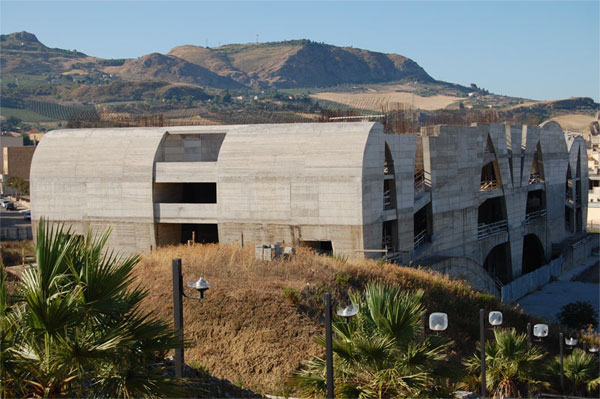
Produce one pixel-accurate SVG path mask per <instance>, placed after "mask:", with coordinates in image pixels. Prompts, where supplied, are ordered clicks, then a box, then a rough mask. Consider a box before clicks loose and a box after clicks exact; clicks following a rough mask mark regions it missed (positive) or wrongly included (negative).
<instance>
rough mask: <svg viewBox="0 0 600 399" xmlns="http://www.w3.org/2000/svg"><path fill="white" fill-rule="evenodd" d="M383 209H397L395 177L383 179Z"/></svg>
mask: <svg viewBox="0 0 600 399" xmlns="http://www.w3.org/2000/svg"><path fill="white" fill-rule="evenodd" d="M383 209H384V210H387V209H396V184H395V182H394V180H393V179H389V180H384V181H383Z"/></svg>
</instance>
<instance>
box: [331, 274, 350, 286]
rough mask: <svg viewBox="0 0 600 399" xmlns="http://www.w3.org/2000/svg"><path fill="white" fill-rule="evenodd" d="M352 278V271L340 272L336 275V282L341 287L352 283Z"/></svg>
mask: <svg viewBox="0 0 600 399" xmlns="http://www.w3.org/2000/svg"><path fill="white" fill-rule="evenodd" d="M351 280H352V276H351V275H350V273H338V274H336V275H335V283H336V284H337V285H339V286H340V287H347V286H348V285H350V281H351Z"/></svg>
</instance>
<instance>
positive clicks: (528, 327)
mask: <svg viewBox="0 0 600 399" xmlns="http://www.w3.org/2000/svg"><path fill="white" fill-rule="evenodd" d="M527 344H528V345H529V346H531V344H532V339H531V323H527Z"/></svg>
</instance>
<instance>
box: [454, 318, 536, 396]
mask: <svg viewBox="0 0 600 399" xmlns="http://www.w3.org/2000/svg"><path fill="white" fill-rule="evenodd" d="M494 338H495V339H494V340H493V341H491V342H487V343H486V346H485V363H486V371H487V378H486V388H487V390H488V392H490V393H491V394H492V395H493V397H494V398H506V397H510V398H520V397H522V396H528V393H529V392H527V391H528V388H529V389H530V390H535V389H537V388H540V387H543V386H544V385H545V384H544V383H543V382H542V377H543V373H542V371H541V370H540V364H541V360H542V359H543V357H544V352H543V350H542V349H541V348H540V347H538V346H533V347H530V346H529V345H528V344H527V335H526V334H517V332H516V331H515V329H514V328H513V329H510V330H494ZM480 354H481V351H476V352H475V354H474V355H473V356H472V357H470V358H468V359H467V360H465V361H464V364H465V366H467V373H468V375H467V378H466V379H465V386H466V387H467V388H468V389H472V390H477V389H479V386H480V385H481V356H480ZM529 396H531V395H529Z"/></svg>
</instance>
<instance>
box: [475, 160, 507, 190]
mask: <svg viewBox="0 0 600 399" xmlns="http://www.w3.org/2000/svg"><path fill="white" fill-rule="evenodd" d="M500 187H502V181H501V180H500V173H499V170H498V162H497V161H495V160H494V161H492V162H488V163H487V164H485V166H484V167H483V168H481V185H480V190H481V191H486V190H495V189H497V188H500Z"/></svg>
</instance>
